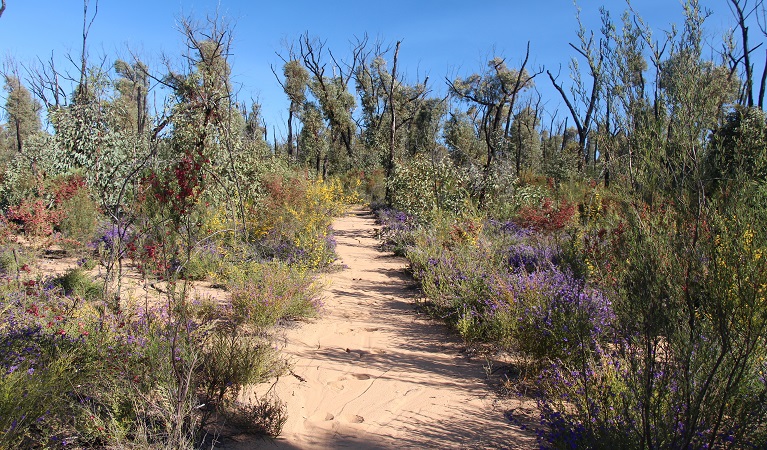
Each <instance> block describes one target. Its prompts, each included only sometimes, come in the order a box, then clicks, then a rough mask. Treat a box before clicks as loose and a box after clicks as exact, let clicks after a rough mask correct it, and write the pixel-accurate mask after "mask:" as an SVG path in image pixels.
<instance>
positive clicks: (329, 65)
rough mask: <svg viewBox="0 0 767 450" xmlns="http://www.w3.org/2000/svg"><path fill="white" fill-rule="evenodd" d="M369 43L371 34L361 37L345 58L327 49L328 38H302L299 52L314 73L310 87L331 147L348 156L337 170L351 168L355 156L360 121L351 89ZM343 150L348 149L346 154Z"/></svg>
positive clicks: (304, 36) (307, 66)
mask: <svg viewBox="0 0 767 450" xmlns="http://www.w3.org/2000/svg"><path fill="white" fill-rule="evenodd" d="M366 45H367V37H363V38H362V39H357V40H356V42H355V43H353V44H352V48H351V56H350V58H349V59H348V60H347V61H343V60H339V59H338V58H336V57H335V56H334V55H333V53H332V51H330V50H329V49H326V47H325V43H324V42H322V41H319V40H317V39H313V38H311V37H310V36H309V34H308V33H306V34H304V35H303V36H301V37H300V38H299V55H300V58H301V60H303V65H304V68H305V69H306V70H307V71H308V72H309V75H310V78H309V84H308V86H309V91H310V92H311V95H312V97H313V98H314V99H315V100H316V102H317V103H316V106H317V107H318V109H319V111H321V112H322V116H323V120H325V121H326V122H327V124H328V130H329V132H330V150H331V151H332V152H334V153H339V154H337V155H334V158H333V159H336V160H339V161H340V160H342V159H343V160H344V162H343V163H339V164H338V167H335V168H334V169H335V170H345V169H349V168H350V167H351V166H352V161H353V159H354V151H355V140H356V138H357V124H356V122H355V121H354V117H353V115H354V110H355V109H356V99H355V97H354V95H353V94H352V93H351V92H349V83H350V82H351V80H352V79H353V77H354V74H355V73H356V70H357V65H358V64H359V63H360V60H361V56H362V54H363V53H364V51H365V47H366ZM328 58H329V61H328V60H327V59H328ZM340 153H345V155H344V156H343V158H342V157H341V155H340Z"/></svg>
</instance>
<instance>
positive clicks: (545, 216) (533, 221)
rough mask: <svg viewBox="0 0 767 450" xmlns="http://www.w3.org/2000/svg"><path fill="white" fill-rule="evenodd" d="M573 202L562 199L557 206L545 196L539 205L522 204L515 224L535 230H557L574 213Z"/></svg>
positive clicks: (563, 225)
mask: <svg viewBox="0 0 767 450" xmlns="http://www.w3.org/2000/svg"><path fill="white" fill-rule="evenodd" d="M575 211H576V208H575V204H573V203H570V202H567V201H564V200H563V201H562V202H561V203H560V204H559V205H558V206H557V205H555V204H554V201H553V200H552V199H550V198H545V199H544V200H543V203H542V204H541V206H539V207H537V208H536V207H532V206H524V207H522V208H521V209H520V210H519V213H518V215H517V220H516V222H517V224H518V225H519V226H520V227H522V228H530V229H532V230H535V231H544V232H549V231H557V230H561V229H562V228H564V227H565V226H566V225H567V224H568V223H569V222H570V221H571V220H572V218H573V216H574V215H575Z"/></svg>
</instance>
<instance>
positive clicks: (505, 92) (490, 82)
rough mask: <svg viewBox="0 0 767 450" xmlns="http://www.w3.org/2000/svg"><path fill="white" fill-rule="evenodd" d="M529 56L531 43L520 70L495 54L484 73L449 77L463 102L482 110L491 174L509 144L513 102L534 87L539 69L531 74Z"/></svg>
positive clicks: (487, 172)
mask: <svg viewBox="0 0 767 450" xmlns="http://www.w3.org/2000/svg"><path fill="white" fill-rule="evenodd" d="M529 58H530V43H529V42H528V44H527V50H526V52H525V58H524V60H523V62H522V65H521V66H520V68H519V70H514V69H510V68H509V67H507V66H506V61H505V60H504V59H502V58H498V57H496V58H493V59H492V60H490V61H489V62H488V64H487V70H486V71H485V72H483V73H482V74H473V75H471V76H469V77H468V78H466V79H465V80H464V79H462V78H456V79H455V80H453V81H450V80H447V83H448V87H449V89H450V93H451V94H452V95H454V96H456V97H457V98H459V99H461V100H462V101H464V102H468V103H470V104H472V105H474V106H475V107H476V108H477V111H478V112H479V123H480V126H479V129H480V132H481V134H482V136H483V137H484V140H485V146H486V150H487V156H486V159H485V164H484V169H483V174H484V180H485V182H487V180H488V179H489V177H490V173H491V168H492V165H493V161H494V160H495V159H496V158H497V157H498V155H499V153H500V152H505V151H507V150H508V147H509V136H510V131H511V130H510V128H511V119H512V115H513V111H514V106H515V104H516V101H517V99H518V98H519V96H520V94H521V93H522V92H523V91H524V90H526V89H530V88H532V87H533V79H534V78H535V77H536V76H537V75H538V74H539V73H540V72H538V73H534V74H530V73H528V72H527V70H526V66H527V62H528V60H529ZM485 192H486V189H485V187H482V189H481V190H480V194H479V201H480V203H483V201H484V197H485Z"/></svg>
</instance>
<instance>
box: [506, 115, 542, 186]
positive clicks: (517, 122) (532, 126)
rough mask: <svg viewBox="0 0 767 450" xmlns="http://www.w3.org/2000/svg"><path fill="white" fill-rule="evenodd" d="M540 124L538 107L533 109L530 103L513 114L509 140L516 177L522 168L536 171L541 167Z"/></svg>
mask: <svg viewBox="0 0 767 450" xmlns="http://www.w3.org/2000/svg"><path fill="white" fill-rule="evenodd" d="M540 123H541V122H540V119H539V118H538V106H537V105H536V106H535V107H534V106H533V105H532V102H530V103H528V104H527V105H526V106H525V107H524V108H522V109H521V110H520V111H519V112H517V113H516V114H514V118H513V121H512V126H511V135H510V138H511V149H512V152H513V154H514V164H515V168H516V171H517V175H519V174H520V173H521V172H522V169H523V168H525V169H529V170H532V171H537V170H539V169H540V167H541V162H542V155H541V136H540V133H539V132H538V127H539V126H540Z"/></svg>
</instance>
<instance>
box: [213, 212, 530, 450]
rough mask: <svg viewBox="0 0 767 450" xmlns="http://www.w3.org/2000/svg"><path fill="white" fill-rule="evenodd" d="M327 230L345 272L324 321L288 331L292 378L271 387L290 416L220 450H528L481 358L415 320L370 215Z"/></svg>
mask: <svg viewBox="0 0 767 450" xmlns="http://www.w3.org/2000/svg"><path fill="white" fill-rule="evenodd" d="M333 226H334V228H335V230H336V233H337V242H338V246H337V248H336V252H337V253H338V256H339V259H340V261H339V263H341V264H343V265H345V266H346V267H348V268H345V269H344V270H341V271H339V272H336V273H332V274H330V275H328V283H329V285H328V288H327V289H326V298H325V310H324V312H323V313H322V315H321V317H320V318H319V319H316V320H314V321H311V322H309V323H304V324H298V325H297V326H296V327H293V328H289V329H287V330H286V331H285V335H284V342H283V344H284V348H283V353H284V354H285V355H287V357H288V359H289V360H290V361H291V362H292V364H293V372H294V374H295V376H290V375H288V376H283V377H282V378H280V379H279V380H278V381H277V383H276V385H275V386H274V388H273V389H274V392H275V393H276V394H277V395H278V396H279V398H281V399H282V400H283V401H284V402H285V403H286V404H287V409H288V421H287V423H286V424H285V427H284V429H283V432H282V435H281V436H280V437H279V438H278V439H276V440H266V441H259V442H258V443H256V442H253V441H250V442H240V443H239V444H233V445H226V446H225V447H228V448H237V449H244V448H276V449H332V448H353V449H379V448H418V449H423V448H435V449H443V448H472V449H474V448H532V447H534V443H535V442H534V438H533V437H532V436H531V435H530V434H527V435H524V434H522V433H521V432H520V431H519V429H518V428H516V429H515V428H514V427H512V426H511V425H509V422H508V421H505V420H504V416H503V410H504V409H506V407H507V405H501V404H500V403H499V402H500V400H498V397H497V396H496V395H495V394H494V393H493V391H492V389H491V388H490V386H489V385H488V383H487V382H486V375H485V370H484V368H483V360H481V359H480V358H471V357H469V356H468V355H467V354H466V352H465V350H464V347H463V346H462V345H461V342H460V341H459V340H458V339H456V338H455V337H453V336H451V335H450V334H449V333H448V331H447V330H446V329H445V327H444V326H442V325H439V324H437V323H435V322H433V321H431V320H429V319H428V318H427V317H425V316H424V315H422V314H418V313H416V312H415V309H414V303H413V296H414V295H415V293H416V291H415V290H414V289H413V285H412V280H410V279H409V278H408V276H407V275H406V274H405V273H404V268H405V266H406V262H405V260H404V259H403V258H398V257H395V256H393V255H392V254H390V253H382V252H380V251H379V250H378V244H379V242H378V241H377V240H376V239H375V237H374V231H375V222H374V219H373V216H372V214H370V213H369V211H367V210H364V209H355V210H352V211H350V212H349V213H348V214H347V215H346V216H345V217H343V218H340V219H338V220H336V222H335V223H334V225H333Z"/></svg>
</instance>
